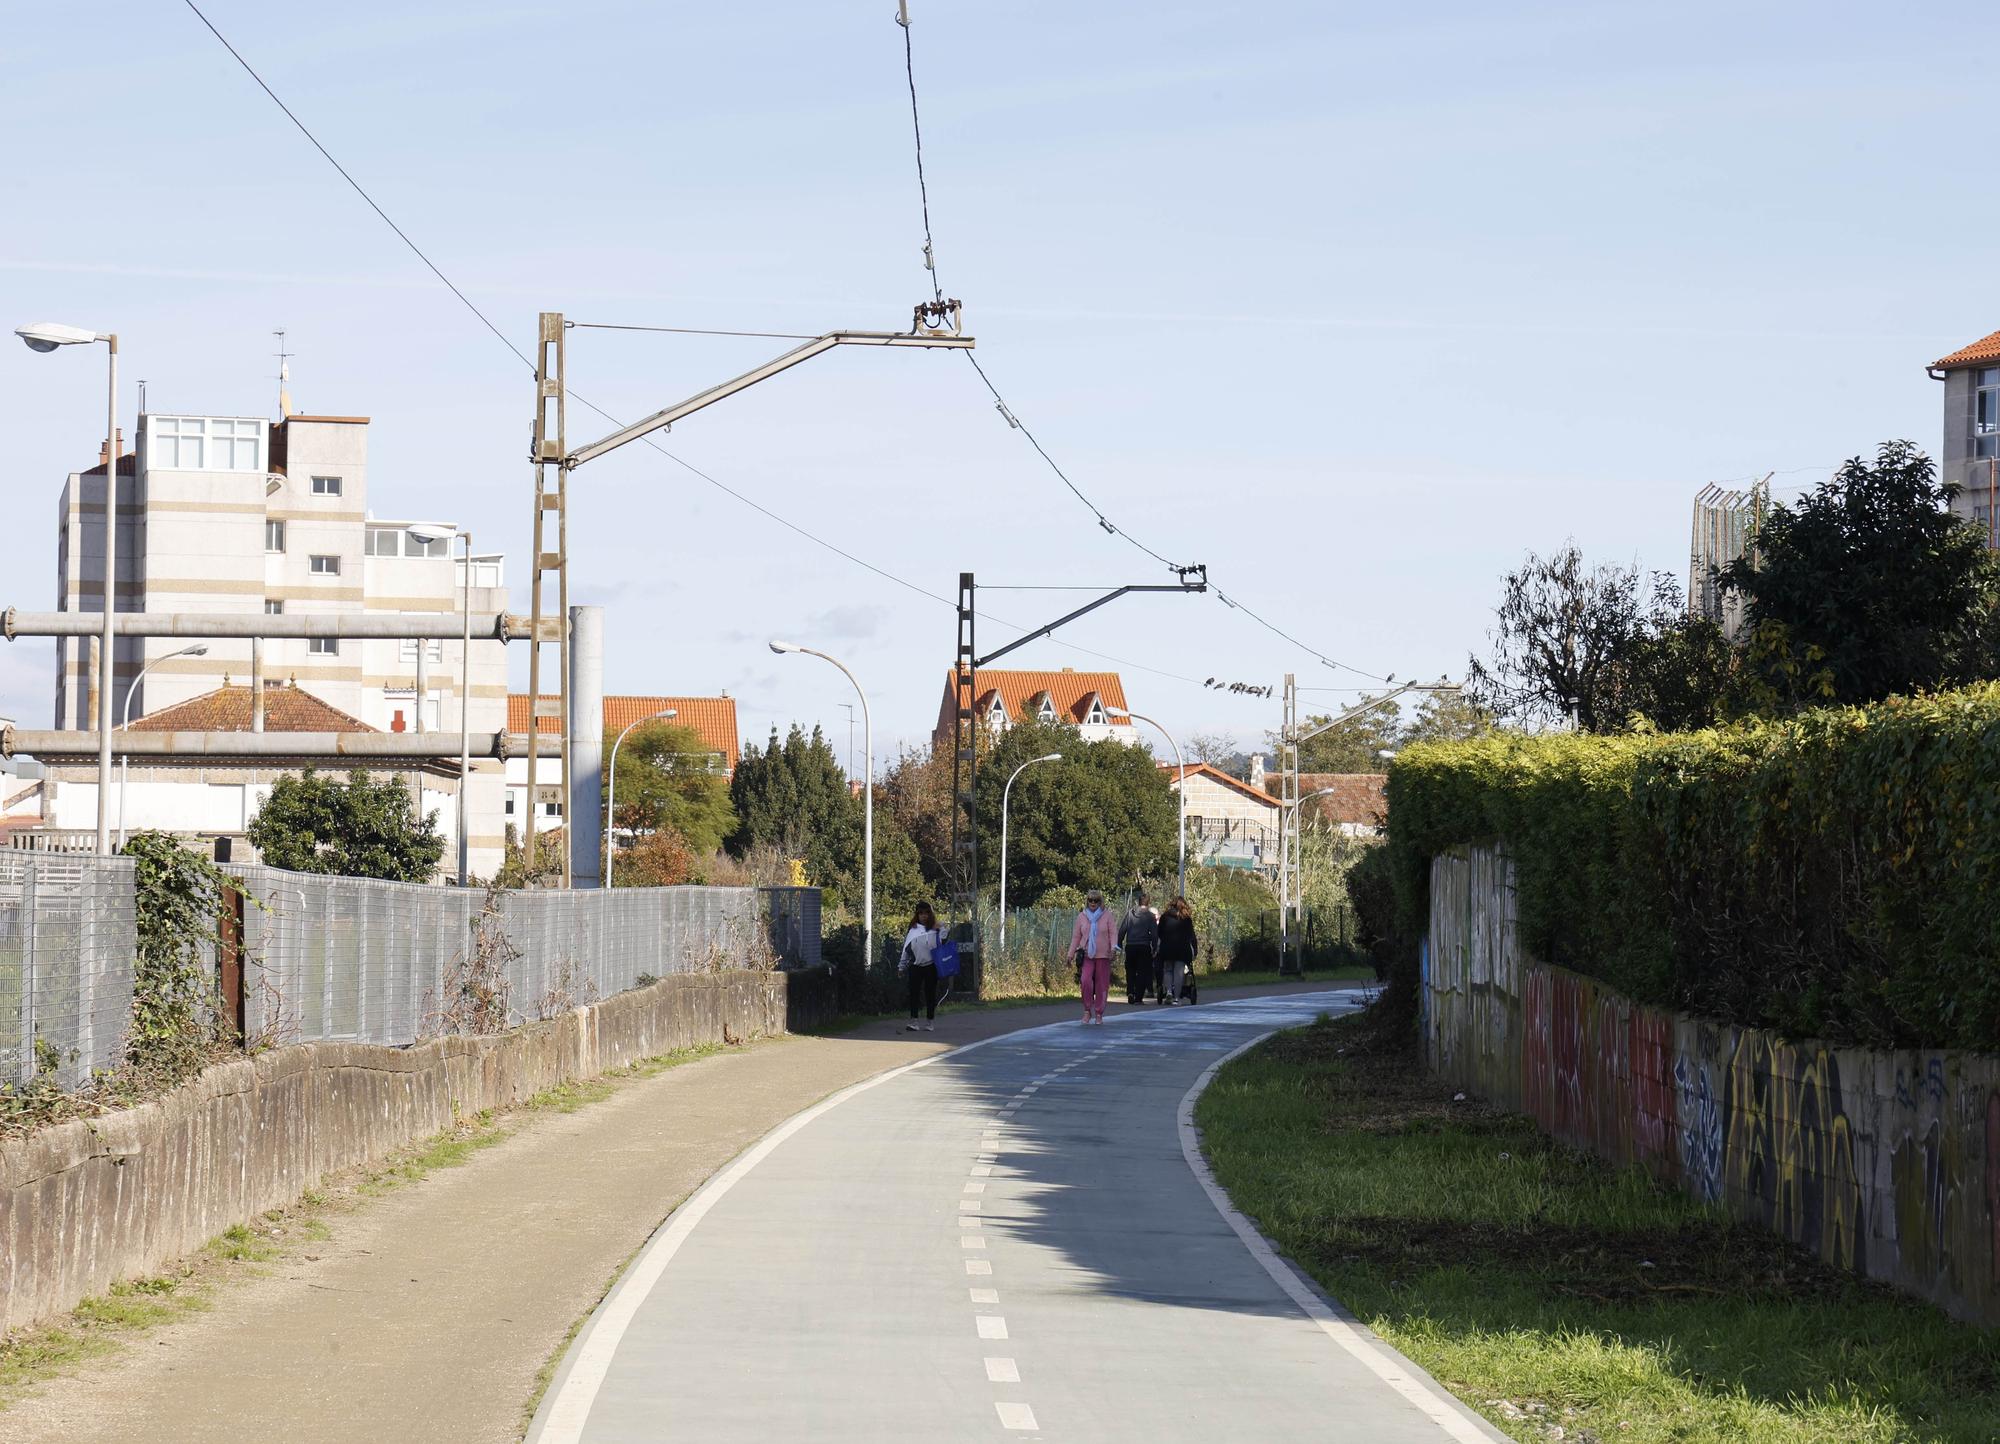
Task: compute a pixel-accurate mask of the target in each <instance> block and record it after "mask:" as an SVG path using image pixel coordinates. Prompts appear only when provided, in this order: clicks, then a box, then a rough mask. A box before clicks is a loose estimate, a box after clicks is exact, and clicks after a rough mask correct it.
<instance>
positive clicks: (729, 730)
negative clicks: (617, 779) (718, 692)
mask: <svg viewBox="0 0 2000 1444" xmlns="http://www.w3.org/2000/svg"><path fill="white" fill-rule="evenodd" d="M543 700H544V701H548V702H553V701H555V700H556V699H555V698H553V697H545V698H544V699H543ZM669 707H671V708H673V709H674V710H675V711H676V712H678V713H680V716H678V717H676V718H674V719H673V721H674V723H675V724H676V725H677V726H681V727H692V728H693V729H694V730H695V731H696V732H698V733H700V734H701V740H702V741H703V743H705V744H706V745H707V746H709V747H711V748H713V749H714V750H715V751H717V752H720V753H721V754H722V755H723V758H724V760H725V761H726V762H727V764H728V767H729V770H730V771H731V772H734V771H735V770H736V759H737V757H738V756H740V755H741V753H742V740H741V738H740V737H739V736H738V734H737V730H736V699H735V698H734V697H606V698H605V699H604V741H605V745H606V746H609V745H610V744H611V742H612V741H613V739H615V738H616V737H617V736H618V734H619V733H620V732H622V731H624V730H625V728H626V727H628V726H630V725H631V724H632V723H634V722H637V721H639V720H640V719H642V718H646V717H650V716H652V715H653V714H654V713H655V712H662V711H665V710H666V709H667V708H669ZM529 711H530V709H529V707H528V694H527V693H525V692H514V693H511V694H509V696H508V698H507V730H508V731H509V732H513V733H516V734H525V733H526V732H527V730H528V717H529ZM536 723H537V729H538V730H539V731H542V732H545V733H551V734H554V733H559V732H561V731H562V728H560V727H559V726H557V725H556V719H555V718H553V717H541V718H537V719H536Z"/></svg>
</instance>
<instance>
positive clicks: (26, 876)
mask: <svg viewBox="0 0 2000 1444" xmlns="http://www.w3.org/2000/svg"><path fill="white" fill-rule="evenodd" d="M36 912H37V908H36V906H35V865H34V863H32V862H31V863H29V864H28V865H27V866H26V867H25V868H23V869H22V871H21V1081H22V1082H23V1083H32V1082H33V1081H34V1078H35V914H36Z"/></svg>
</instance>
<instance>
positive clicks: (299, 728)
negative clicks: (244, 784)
mask: <svg viewBox="0 0 2000 1444" xmlns="http://www.w3.org/2000/svg"><path fill="white" fill-rule="evenodd" d="M252 695H253V694H252V693H251V690H250V689H249V688H248V687H243V686H232V685H230V684H228V683H224V684H223V685H222V686H220V687H217V688H216V689H215V690H214V691H213V692H204V693H202V694H201V696H199V697H190V698H188V700H187V701H185V702H176V703H175V704H174V705H173V706H171V707H162V708H161V709H160V710H159V711H157V712H148V713H147V714H146V715H145V716H143V717H137V718H134V719H133V721H132V729H131V730H132V731H134V732H248V731H249V730H250V711H251V707H250V703H251V699H252ZM264 730H265V731H266V732H374V731H378V730H379V729H377V728H374V727H370V726H369V725H368V724H367V723H366V722H363V721H362V720H361V719H360V718H358V717H350V716H348V715H347V714H346V713H345V712H343V711H341V710H340V709H339V708H338V707H334V706H331V705H329V704H328V703H325V702H322V701H320V699H319V698H317V697H315V696H313V694H312V693H310V692H308V691H306V690H304V689H303V688H301V687H300V686H299V685H298V684H297V683H291V684H288V685H286V686H282V687H279V686H270V685H267V686H266V687H265V688H264Z"/></svg>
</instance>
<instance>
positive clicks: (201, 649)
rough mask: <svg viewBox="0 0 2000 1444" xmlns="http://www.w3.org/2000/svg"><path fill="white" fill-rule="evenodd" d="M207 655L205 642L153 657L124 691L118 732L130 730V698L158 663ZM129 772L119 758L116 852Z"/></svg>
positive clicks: (121, 837) (120, 841)
mask: <svg viewBox="0 0 2000 1444" xmlns="http://www.w3.org/2000/svg"><path fill="white" fill-rule="evenodd" d="M207 655H208V644H207V643H206V642H197V643H195V644H194V645H193V646H192V647H182V648H181V649H180V650H179V651H178V652H169V653H167V654H166V656H164V657H155V658H153V660H152V661H150V662H148V663H147V664H146V665H145V666H143V667H141V668H140V669H139V675H138V676H136V677H134V678H133V679H132V685H131V686H130V687H128V688H126V689H125V721H124V724H123V726H122V727H121V729H120V730H121V731H129V730H131V726H132V698H133V696H134V695H136V694H137V692H138V690H139V684H140V683H141V682H143V681H145V680H146V674H147V673H148V672H150V671H152V670H153V668H155V667H157V666H159V665H160V663H162V662H171V661H172V660H173V659H174V658H176V657H206V656H207ZM131 771H132V759H131V758H130V757H120V758H119V759H118V850H119V851H120V852H123V851H124V850H125V787H126V782H127V778H128V776H129V774H130V773H131Z"/></svg>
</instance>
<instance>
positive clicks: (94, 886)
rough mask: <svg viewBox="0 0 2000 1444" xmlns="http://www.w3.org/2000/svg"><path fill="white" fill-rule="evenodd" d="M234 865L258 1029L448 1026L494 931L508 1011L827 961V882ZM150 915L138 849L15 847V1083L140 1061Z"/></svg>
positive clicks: (1, 1014) (547, 1009)
mask: <svg viewBox="0 0 2000 1444" xmlns="http://www.w3.org/2000/svg"><path fill="white" fill-rule="evenodd" d="M227 870H228V871H229V872H230V873H231V874H232V875H233V876H234V877H236V878H237V879H238V880H239V882H240V883H241V884H242V891H243V895H244V907H243V933H242V949H241V957H242V986H243V1022H244V1028H245V1031H246V1032H247V1033H248V1034H249V1035H250V1036H251V1037H252V1038H255V1039H258V1040H259V1041H263V1042H270V1043H281V1042H305V1041H313V1040H318V1039H345V1040H351V1041H355V1042H367V1043H386V1044H391V1045H399V1044H405V1043H410V1042H414V1041H415V1040H416V1039H418V1038H420V1037H424V1036H426V1035H428V1034H431V1033H436V1032H439V1031H445V1030H446V1021H447V1020H446V1018H445V1014H446V1013H447V1012H448V1011H449V1009H450V1008H451V1006H452V999H453V998H454V997H455V996H456V994H455V993H454V991H453V974H454V969H457V968H460V967H461V965H463V964H464V963H465V962H466V960H467V959H468V958H470V957H471V956H472V955H473V954H474V952H475V951H477V950H479V948H480V947H481V945H480V944H479V943H478V941H477V939H478V938H479V937H480V936H483V937H484V939H485V942H484V944H483V947H484V951H485V953H486V955H487V956H489V957H490V958H491V959H493V960H494V970H493V978H492V981H493V982H494V983H496V984H497V985H498V990H499V991H500V992H502V993H504V1000H505V1001H504V1005H502V1006H504V1012H505V1016H506V1021H507V1022H508V1023H519V1022H524V1021H526V1020H528V1019H531V1018H540V1017H549V1016H553V1015H554V1014H556V1013H558V1012H561V1011H563V1010H564V1009H566V1008H571V1007H575V1006H578V1005H580V1004H585V1003H590V1002H594V1001H596V1000H597V999H599V998H604V997H609V996H610V995H611V994H613V993H620V992H623V991H625V990H626V989H628V988H632V987H636V986H638V985H639V983H640V982H641V981H642V980H650V979H652V978H656V977H664V976H665V975H667V974H669V973H681V972H695V971H704V970H708V969H714V968H722V967H768V966H770V965H771V964H772V963H774V962H776V961H779V960H780V959H782V960H784V961H786V962H788V963H790V964H792V965H794V966H811V965H812V964H814V963H816V962H817V961H818V954H819V893H818V890H817V889H815V888H782V889H774V890H772V892H773V894H774V895H773V896H772V897H770V898H768V899H760V898H759V896H758V892H757V890H756V889H753V888H740V887H673V888H619V889H617V890H615V891H602V890H600V891H591V892H558V891H527V892H500V893H494V894H492V895H491V897H490V899H489V896H488V895H487V894H484V893H480V892H475V891H467V890H464V889H461V888H450V887H431V886H421V885H417V884H411V883H394V882H376V881H373V880H370V879H364V878H349V877H319V876H314V875H309V874H305V873H295V872H285V871H282V870H281V869H278V868H272V867H258V866H246V865H237V866H231V867H229V868H228V869H227ZM489 908H490V909H491V911H490V913H489V912H488V909H489ZM219 921H220V920H218V922H219ZM136 923H137V897H136V889H135V876H134V866H133V864H132V862H131V861H129V860H128V859H125V858H100V857H94V856H75V855H71V854H63V853H44V852H27V851H13V850H0V1085H7V1084H13V1083H16V1082H26V1081H27V1080H29V1079H31V1078H32V1077H34V1075H35V1074H36V1073H37V1071H40V1070H41V1069H43V1068H46V1067H49V1066H53V1067H54V1068H55V1069H56V1076H57V1078H58V1080H59V1081H60V1082H61V1083H62V1084H63V1085H64V1086H66V1087H74V1086H77V1085H78V1084H80V1083H82V1082H83V1081H85V1080H86V1079H88V1078H89V1076H90V1074H91V1072H92V1071H93V1070H97V1069H109V1068H113V1067H115V1066H117V1064H118V1063H119V1062H120V1061H121V1060H122V1059H123V1057H124V1053H125V1033H126V1026H127V1023H128V1021H129V1018H130V1014H131V1010H132V986H133V969H134V963H135V959H136V956H137V951H138V939H137V928H136Z"/></svg>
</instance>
